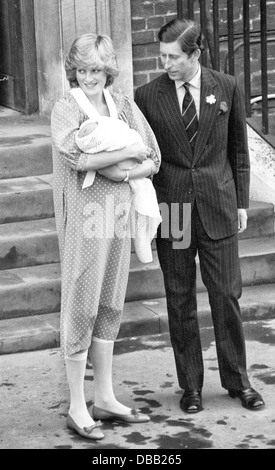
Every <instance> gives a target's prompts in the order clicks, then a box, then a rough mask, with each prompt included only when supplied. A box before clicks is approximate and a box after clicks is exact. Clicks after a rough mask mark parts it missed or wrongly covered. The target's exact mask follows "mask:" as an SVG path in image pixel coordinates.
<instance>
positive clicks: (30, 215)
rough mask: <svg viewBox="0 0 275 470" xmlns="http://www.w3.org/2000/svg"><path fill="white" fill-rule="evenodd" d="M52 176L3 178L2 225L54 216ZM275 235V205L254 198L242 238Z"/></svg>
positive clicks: (0, 194)
mask: <svg viewBox="0 0 275 470" xmlns="http://www.w3.org/2000/svg"><path fill="white" fill-rule="evenodd" d="M52 179H53V176H52V174H44V175H39V176H29V177H25V178H9V179H3V180H1V178H0V224H4V223H10V222H20V221H26V220H36V219H45V218H47V217H54V206H53V195H52ZM273 234H274V207H273V205H272V204H268V203H263V202H256V201H250V208H249V210H248V227H247V230H246V231H245V232H244V233H242V234H241V235H240V239H244V238H256V237H263V236H270V235H273Z"/></svg>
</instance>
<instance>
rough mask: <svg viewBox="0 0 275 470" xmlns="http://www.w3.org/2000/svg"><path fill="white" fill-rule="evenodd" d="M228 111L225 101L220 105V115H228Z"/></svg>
mask: <svg viewBox="0 0 275 470" xmlns="http://www.w3.org/2000/svg"><path fill="white" fill-rule="evenodd" d="M227 111H228V105H227V103H226V102H225V101H221V104H220V109H219V114H222V113H227Z"/></svg>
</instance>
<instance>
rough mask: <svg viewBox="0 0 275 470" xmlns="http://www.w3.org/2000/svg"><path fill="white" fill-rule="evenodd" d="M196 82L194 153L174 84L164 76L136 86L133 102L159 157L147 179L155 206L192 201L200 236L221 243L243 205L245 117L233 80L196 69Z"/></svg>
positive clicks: (235, 227)
mask: <svg viewBox="0 0 275 470" xmlns="http://www.w3.org/2000/svg"><path fill="white" fill-rule="evenodd" d="M201 80H202V81H201V101H200V117H199V127H198V134H197V139H196V145H195V149H194V153H193V151H192V149H191V146H190V144H189V141H188V138H187V134H186V131H185V128H184V125H183V122H182V118H181V113H180V109H179V104H178V98H177V93H176V87H175V83H174V81H173V80H171V79H170V78H169V76H168V74H166V73H165V74H163V75H161V76H160V77H158V78H157V79H155V80H153V81H152V82H150V83H148V84H146V85H144V86H142V87H140V88H138V89H137V90H136V94H135V101H136V103H137V105H138V106H139V108H140V109H141V111H142V112H143V114H144V115H145V117H146V119H147V120H148V122H149V124H150V125H151V127H152V129H153V131H154V133H155V135H156V138H157V140H158V144H159V146H160V150H161V154H162V164H161V168H160V171H159V173H158V174H157V175H156V176H154V180H153V182H154V186H155V189H156V192H157V196H158V201H159V203H161V202H166V203H168V204H171V203H180V204H182V203H188V202H191V203H192V202H193V201H194V200H196V204H197V207H198V211H199V214H200V217H201V220H202V223H203V225H204V228H205V230H206V232H207V233H208V235H209V236H210V237H211V238H212V239H221V238H225V237H228V236H230V235H232V234H233V233H236V232H237V230H238V214H237V208H247V207H248V205H249V169H250V165H249V152H248V144H247V130H246V117H245V110H244V102H243V96H242V93H241V91H240V89H239V87H238V85H237V80H236V79H235V78H234V77H232V76H230V75H226V74H223V73H220V72H216V71H213V70H210V69H207V68H204V67H202V78H201ZM211 95H213V96H211ZM209 97H210V98H209ZM209 101H210V102H209Z"/></svg>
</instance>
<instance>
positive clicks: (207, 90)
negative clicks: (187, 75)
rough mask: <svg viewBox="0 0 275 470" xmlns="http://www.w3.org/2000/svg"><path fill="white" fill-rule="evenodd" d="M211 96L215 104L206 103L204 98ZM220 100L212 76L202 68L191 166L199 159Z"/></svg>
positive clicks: (219, 94) (218, 91) (219, 93)
mask: <svg viewBox="0 0 275 470" xmlns="http://www.w3.org/2000/svg"><path fill="white" fill-rule="evenodd" d="M211 95H213V97H214V98H215V100H216V101H215V103H213V104H210V103H207V101H206V98H207V97H208V96H211ZM220 100H221V90H220V89H219V88H217V82H216V81H215V79H214V78H213V76H212V74H211V73H210V72H209V71H208V70H207V69H206V68H204V67H202V75H201V100H200V118H199V127H198V134H197V139H196V145H195V149H194V158H193V164H195V163H196V162H197V161H198V159H199V158H200V156H201V154H202V152H203V150H204V148H205V145H206V142H207V140H208V137H209V135H210V132H211V130H212V127H213V124H214V122H215V118H216V115H217V113H218V109H219V103H220Z"/></svg>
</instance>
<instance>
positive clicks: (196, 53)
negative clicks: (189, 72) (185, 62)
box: [192, 49, 201, 62]
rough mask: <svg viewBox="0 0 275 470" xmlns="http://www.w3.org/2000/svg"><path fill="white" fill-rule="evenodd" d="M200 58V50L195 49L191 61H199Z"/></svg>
mask: <svg viewBox="0 0 275 470" xmlns="http://www.w3.org/2000/svg"><path fill="white" fill-rule="evenodd" d="M200 56H201V50H200V49H196V50H195V51H194V52H193V54H192V61H193V62H196V61H197V60H199V58H200Z"/></svg>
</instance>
